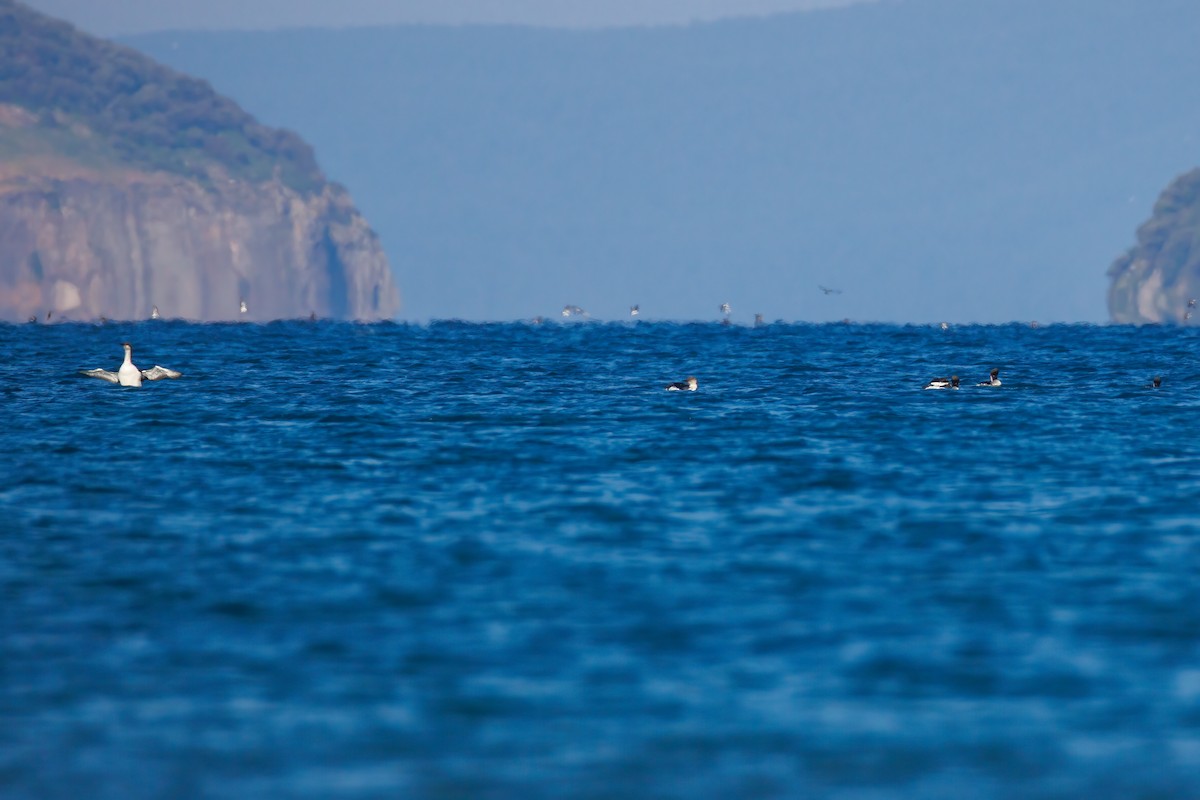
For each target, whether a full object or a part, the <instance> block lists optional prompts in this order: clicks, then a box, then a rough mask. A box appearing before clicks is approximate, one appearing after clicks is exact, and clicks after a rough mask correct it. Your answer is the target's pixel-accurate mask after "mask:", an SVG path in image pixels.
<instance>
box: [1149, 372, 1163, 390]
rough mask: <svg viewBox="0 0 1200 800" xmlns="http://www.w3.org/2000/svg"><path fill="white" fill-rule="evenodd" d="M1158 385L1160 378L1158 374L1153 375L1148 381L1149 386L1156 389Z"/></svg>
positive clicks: (1160, 381)
mask: <svg viewBox="0 0 1200 800" xmlns="http://www.w3.org/2000/svg"><path fill="white" fill-rule="evenodd" d="M1160 386H1162V378H1161V377H1160V376H1158V375H1155V376H1154V379H1153V380H1151V381H1150V388H1151V389H1157V388H1159V387H1160Z"/></svg>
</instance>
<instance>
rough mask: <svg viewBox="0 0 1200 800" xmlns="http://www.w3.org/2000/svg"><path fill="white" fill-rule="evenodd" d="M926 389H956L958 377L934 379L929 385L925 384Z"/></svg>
mask: <svg viewBox="0 0 1200 800" xmlns="http://www.w3.org/2000/svg"><path fill="white" fill-rule="evenodd" d="M925 388H926V389H957V388H958V376H957V375H951V376H950V377H949V378H934V379H933V380H931V381H930V382H929V383H927V384H925Z"/></svg>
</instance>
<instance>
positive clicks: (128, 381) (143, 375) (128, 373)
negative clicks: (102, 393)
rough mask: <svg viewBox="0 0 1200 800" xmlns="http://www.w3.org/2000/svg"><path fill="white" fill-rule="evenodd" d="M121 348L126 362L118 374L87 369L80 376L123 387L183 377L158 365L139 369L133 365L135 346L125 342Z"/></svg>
mask: <svg viewBox="0 0 1200 800" xmlns="http://www.w3.org/2000/svg"><path fill="white" fill-rule="evenodd" d="M121 347H124V348H125V361H124V362H123V363H122V364H121V367H120V369H118V370H117V371H116V372H110V371H109V370H106V369H85V370H81V371H80V374H83V375H87V376H88V377H91V378H100V379H101V380H105V381H108V382H109V383H119V384H121V385H122V386H141V385H142V381H143V380H147V381H158V380H162V379H163V378H179V377H182V376H183V373H182V372H176V371H175V370H173V369H167V368H166V367H160V366H158V365H157V364H155V365H154V366H153V367H151V368H150V369H138V368H137V367H135V366H134V365H133V345H131V344H130V343H129V342H125V343H124V344H122V345H121Z"/></svg>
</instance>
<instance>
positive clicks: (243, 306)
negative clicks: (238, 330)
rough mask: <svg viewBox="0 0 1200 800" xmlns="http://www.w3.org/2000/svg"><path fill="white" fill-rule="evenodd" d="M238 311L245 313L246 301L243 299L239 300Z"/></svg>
mask: <svg viewBox="0 0 1200 800" xmlns="http://www.w3.org/2000/svg"><path fill="white" fill-rule="evenodd" d="M238 313H239V314H245V313H246V301H245V300H243V301H242V302H241V304H240V305H239V306H238Z"/></svg>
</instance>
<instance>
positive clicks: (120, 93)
mask: <svg viewBox="0 0 1200 800" xmlns="http://www.w3.org/2000/svg"><path fill="white" fill-rule="evenodd" d="M0 104H4V105H6V106H9V107H12V106H16V107H18V108H20V109H24V110H26V111H28V112H31V113H30V114H29V115H22V114H17V115H16V117H18V118H16V119H13V117H14V114H13V113H11V110H10V113H8V114H7V115H6V116H7V117H8V119H5V118H4V117H0V160H3V161H11V160H14V159H17V158H21V157H27V156H32V155H37V156H59V157H65V158H68V159H70V160H72V161H75V162H78V163H80V164H82V165H84V166H89V167H97V168H103V167H111V166H114V165H121V166H132V167H138V168H144V169H151V170H161V171H166V172H171V173H178V174H182V175H187V176H189V177H196V178H205V177H208V176H210V175H211V174H212V172H213V170H214V169H216V170H217V172H218V174H219V173H225V174H228V175H229V176H231V177H234V178H240V179H242V180H248V181H255V182H257V181H262V180H267V179H270V178H272V177H278V178H279V179H281V180H282V181H283V182H284V183H286V184H287V185H288V186H291V187H292V188H295V189H298V190H302V191H304V190H310V189H313V188H316V187H317V186H319V185H320V184H321V183H323V180H324V179H323V177H322V175H321V172H320V170H319V169H318V167H317V164H316V160H315V158H314V156H313V153H312V150H311V148H310V147H309V146H308V145H307V144H305V143H304V141H303V140H301V139H300V138H299V137H298V136H296V135H295V134H293V133H291V132H289V131H281V130H276V129H272V128H268V127H266V126H264V125H261V124H259V123H258V122H257V121H256V120H255V119H254V118H253V117H251V116H250V115H249V114H247V113H246V112H245V111H243V110H242V109H241V108H240V107H238V105H237V104H236V103H234V102H232V101H230V100H228V99H226V98H224V97H222V96H220V95H218V94H217V93H216V92H214V91H213V89H212V87H211V86H209V84H208V83H207V82H205V81H201V80H196V79H194V78H190V77H187V76H186V75H183V74H180V73H178V72H176V71H174V70H172V69H169V68H167V67H164V66H162V65H161V64H158V63H157V62H155V61H153V60H151V59H149V58H147V57H146V56H144V55H142V54H140V53H138V52H137V51H135V50H132V49H130V48H127V47H123V46H120V45H116V44H113V43H111V42H107V41H104V40H102V39H97V38H95V37H93V36H89V35H87V34H85V33H83V32H81V31H78V30H76V29H75V28H73V27H72V26H70V25H68V24H66V23H64V22H60V21H58V20H55V19H52V18H50V17H47V16H44V15H42V14H39V13H37V12H35V11H33V10H32V9H30V8H28V7H27V6H24V5H22V4H21V3H18V2H15V1H14V0H0ZM0 110H2V109H0Z"/></svg>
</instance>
